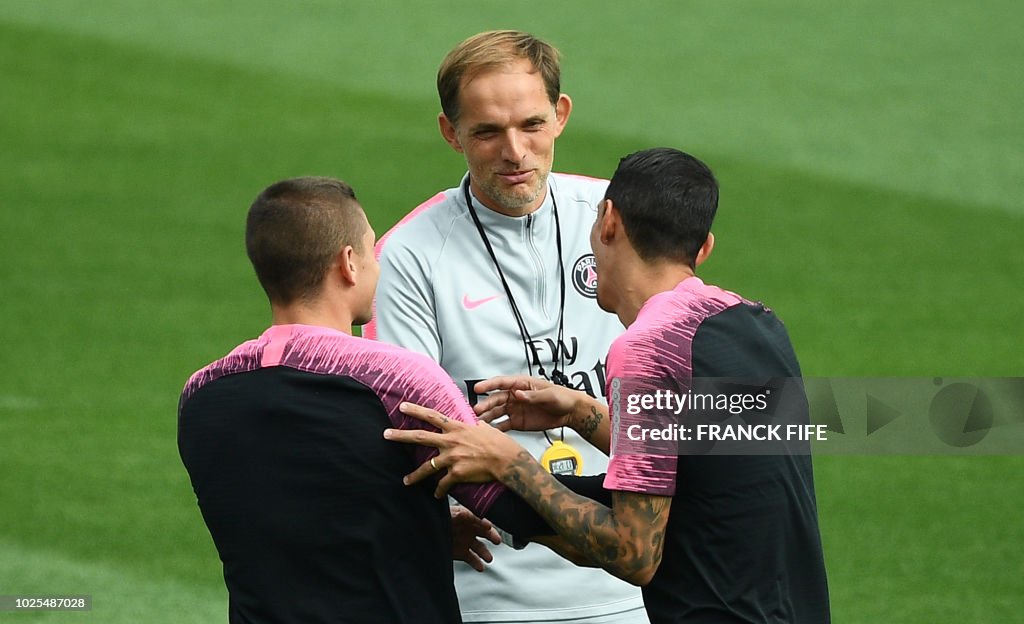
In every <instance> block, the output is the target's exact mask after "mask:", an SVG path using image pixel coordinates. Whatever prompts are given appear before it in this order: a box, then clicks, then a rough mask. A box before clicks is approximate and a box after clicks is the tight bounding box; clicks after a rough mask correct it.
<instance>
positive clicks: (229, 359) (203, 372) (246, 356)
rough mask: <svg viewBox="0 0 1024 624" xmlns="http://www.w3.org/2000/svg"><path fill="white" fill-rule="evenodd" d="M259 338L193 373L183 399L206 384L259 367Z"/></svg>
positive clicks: (186, 385) (182, 394)
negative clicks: (257, 355)
mask: <svg viewBox="0 0 1024 624" xmlns="http://www.w3.org/2000/svg"><path fill="white" fill-rule="evenodd" d="M258 346H259V341H258V340H247V341H245V342H243V343H242V344H240V345H238V346H237V347H235V348H234V349H232V350H231V351H230V352H228V353H227V354H226V355H224V356H223V357H221V358H218V359H216V360H214V361H213V362H210V363H209V364H207V365H206V366H204V367H202V368H200V369H199V370H197V371H196V372H194V373H192V374H191V375H190V376H189V378H188V381H186V382H185V386H184V388H182V391H181V401H185V400H188V398H190V397H191V396H192V395H193V394H195V393H196V391H198V390H199V389H200V388H202V387H203V386H205V385H206V384H208V383H210V382H212V381H215V380H217V379H220V378H221V377H224V376H227V375H231V374H233V373H238V372H243V371H246V370H251V369H255V368H259V365H258V362H257V360H256V353H257V351H258Z"/></svg>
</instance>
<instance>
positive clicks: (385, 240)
mask: <svg viewBox="0 0 1024 624" xmlns="http://www.w3.org/2000/svg"><path fill="white" fill-rule="evenodd" d="M457 192H458V189H457V188H453V189H448V190H446V191H442V192H440V193H438V194H437V195H434V196H433V197H431V198H430V199H428V200H426V201H425V202H423V203H422V204H420V205H419V206H417V207H416V208H413V209H412V210H411V211H410V212H409V213H408V214H407V215H405V216H404V217H402V219H401V220H399V221H398V223H396V224H395V225H394V226H392V227H391V229H389V230H388V231H387V232H386V233H385V234H384V235H382V236H381V237H380V239H379V240H378V241H377V252H378V254H380V253H387V252H388V251H390V250H392V249H398V248H408V249H414V250H415V249H423V248H424V246H425V245H427V246H433V245H437V244H439V243H443V241H444V239H445V237H446V236H447V235H448V234H449V233H450V232H451V229H452V224H453V223H454V222H455V221H457V220H458V219H459V218H460V217H461V215H462V213H464V212H465V211H464V210H462V209H461V208H460V204H459V202H458V199H457Z"/></svg>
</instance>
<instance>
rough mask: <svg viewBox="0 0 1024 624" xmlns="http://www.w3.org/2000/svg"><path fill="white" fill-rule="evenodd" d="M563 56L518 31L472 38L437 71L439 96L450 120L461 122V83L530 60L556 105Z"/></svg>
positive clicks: (492, 32) (450, 53)
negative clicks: (484, 73)
mask: <svg viewBox="0 0 1024 624" xmlns="http://www.w3.org/2000/svg"><path fill="white" fill-rule="evenodd" d="M560 58H561V55H560V54H559V52H558V50H557V49H555V47H554V46H552V45H551V44H549V43H546V42H544V41H541V40H540V39H538V38H536V37H534V36H533V35H531V34H529V33H525V32H521V31H518V30H491V31H487V32H482V33H479V34H476V35H473V36H472V37H470V38H469V39H466V40H465V41H463V42H462V43H460V44H459V45H457V46H455V48H453V49H452V51H451V52H449V53H448V55H447V56H445V57H444V60H443V61H441V67H440V68H439V69H438V71H437V94H438V96H440V98H441V110H443V111H444V114H445V117H447V118H448V121H450V122H452V123H453V124H455V123H456V122H457V121H458V119H459V114H460V113H461V112H462V111H460V110H459V89H460V88H461V86H462V80H463V79H464V78H465V79H472V78H474V77H475V76H476V75H477V74H480V73H482V72H485V71H488V70H493V69H497V68H500V67H505V66H508V65H510V64H512V63H514V62H516V61H518V60H527V61H530V64H531V65H532V66H533V69H534V71H539V72H540V74H541V78H543V80H544V90H545V91H546V92H547V95H548V100H550V101H551V104H552V105H554V104H556V103H557V102H558V96H559V95H560V94H561V89H562V77H561V76H562V70H561V65H560Z"/></svg>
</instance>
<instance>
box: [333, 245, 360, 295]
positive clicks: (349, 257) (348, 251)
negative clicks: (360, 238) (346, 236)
mask: <svg viewBox="0 0 1024 624" xmlns="http://www.w3.org/2000/svg"><path fill="white" fill-rule="evenodd" d="M356 259H357V258H356V250H355V249H354V248H353V247H352V245H345V246H344V247H343V248H342V249H341V251H339V252H338V256H337V258H336V262H335V266H337V270H338V274H339V275H341V281H342V282H344V283H345V285H346V286H355V284H356V277H357V273H358V268H357V267H358V264H357V263H356Z"/></svg>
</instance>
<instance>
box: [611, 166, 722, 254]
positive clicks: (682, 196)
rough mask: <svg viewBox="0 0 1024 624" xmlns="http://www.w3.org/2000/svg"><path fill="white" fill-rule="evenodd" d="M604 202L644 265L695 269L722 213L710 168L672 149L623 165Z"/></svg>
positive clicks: (614, 176)
mask: <svg viewBox="0 0 1024 624" xmlns="http://www.w3.org/2000/svg"><path fill="white" fill-rule="evenodd" d="M605 197H606V198H607V199H610V200H612V202H613V203H614V204H615V207H616V208H617V209H618V211H619V213H620V214H621V215H622V225H623V228H625V230H626V236H627V237H628V238H629V242H630V243H631V244H632V245H633V248H634V249H636V252H637V254H638V255H639V256H640V258H641V259H643V260H646V261H651V260H659V259H663V260H670V261H673V262H684V263H686V264H688V265H690V267H691V268H695V264H696V259H697V253H698V252H699V251H700V248H701V245H703V244H704V241H705V240H707V237H708V233H709V232H710V231H711V222H712V221H714V219H715V212H716V211H717V210H718V182H717V181H716V180H715V176H714V174H712V173H711V169H709V168H708V166H707V165H705V164H704V163H702V162H701V161H699V160H697V159H696V158H694V157H693V156H690V155H689V154H686V153H684V152H681V151H679V150H677V149H672V148H668V147H657V148H652V149H647V150H643V151H639V152H635V153H633V154H630V155H629V156H626V157H625V158H623V159H622V160H620V161H619V166H618V168H617V169H616V170H615V175H613V176H612V179H611V182H610V183H609V184H608V190H607V191H606V192H605Z"/></svg>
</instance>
